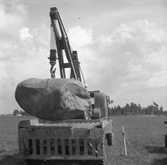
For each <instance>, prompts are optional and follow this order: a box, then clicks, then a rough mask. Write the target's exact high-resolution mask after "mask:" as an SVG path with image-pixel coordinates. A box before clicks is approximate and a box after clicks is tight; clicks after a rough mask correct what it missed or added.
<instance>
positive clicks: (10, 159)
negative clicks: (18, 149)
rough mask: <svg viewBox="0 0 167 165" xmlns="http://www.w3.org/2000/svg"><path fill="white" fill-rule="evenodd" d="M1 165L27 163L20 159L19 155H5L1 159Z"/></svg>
mask: <svg viewBox="0 0 167 165" xmlns="http://www.w3.org/2000/svg"><path fill="white" fill-rule="evenodd" d="M0 165H25V162H24V160H21V159H19V155H18V154H13V155H3V156H1V157H0Z"/></svg>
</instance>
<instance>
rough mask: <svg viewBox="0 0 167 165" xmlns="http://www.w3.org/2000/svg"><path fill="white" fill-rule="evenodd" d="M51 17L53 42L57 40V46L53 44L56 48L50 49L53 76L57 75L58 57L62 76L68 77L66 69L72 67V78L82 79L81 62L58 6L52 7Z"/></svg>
mask: <svg viewBox="0 0 167 165" xmlns="http://www.w3.org/2000/svg"><path fill="white" fill-rule="evenodd" d="M50 19H51V42H52V41H53V40H55V46H56V48H55V47H54V45H53V47H54V48H51V49H50V57H49V59H50V64H51V69H50V72H51V77H52V78H54V77H55V69H54V65H55V64H56V60H57V59H58V61H59V68H60V75H61V78H66V76H67V75H66V71H65V69H66V68H70V69H71V73H70V78H73V79H77V80H79V81H81V74H80V62H79V61H78V54H77V51H72V50H71V47H70V43H69V39H68V36H67V33H66V31H65V28H64V26H63V23H62V20H61V17H60V15H59V12H58V9H57V8H56V7H53V8H51V9H50ZM52 37H54V38H52ZM51 44H52V43H51ZM56 54H58V57H57V56H56ZM64 54H65V55H66V59H67V62H65V59H64Z"/></svg>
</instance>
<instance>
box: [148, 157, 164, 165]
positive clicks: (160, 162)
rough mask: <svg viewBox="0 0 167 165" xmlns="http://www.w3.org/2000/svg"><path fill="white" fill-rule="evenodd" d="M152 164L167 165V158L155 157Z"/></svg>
mask: <svg viewBox="0 0 167 165" xmlns="http://www.w3.org/2000/svg"><path fill="white" fill-rule="evenodd" d="M151 164H152V165H167V158H162V159H154V160H153V162H152V163H151Z"/></svg>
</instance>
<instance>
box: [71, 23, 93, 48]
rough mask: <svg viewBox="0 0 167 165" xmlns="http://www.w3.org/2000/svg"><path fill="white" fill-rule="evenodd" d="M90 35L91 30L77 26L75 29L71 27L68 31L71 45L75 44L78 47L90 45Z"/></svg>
mask: <svg viewBox="0 0 167 165" xmlns="http://www.w3.org/2000/svg"><path fill="white" fill-rule="evenodd" d="M92 34H93V32H92V30H90V29H89V30H87V29H84V28H81V27H80V26H79V25H78V26H76V27H71V28H70V29H69V38H70V41H71V44H76V45H79V46H83V45H85V44H89V43H91V41H92Z"/></svg>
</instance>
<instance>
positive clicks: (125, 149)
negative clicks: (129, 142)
mask: <svg viewBox="0 0 167 165" xmlns="http://www.w3.org/2000/svg"><path fill="white" fill-rule="evenodd" d="M122 136H123V140H124V151H125V156H127V155H128V154H127V147H126V139H125V129H124V126H122Z"/></svg>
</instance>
